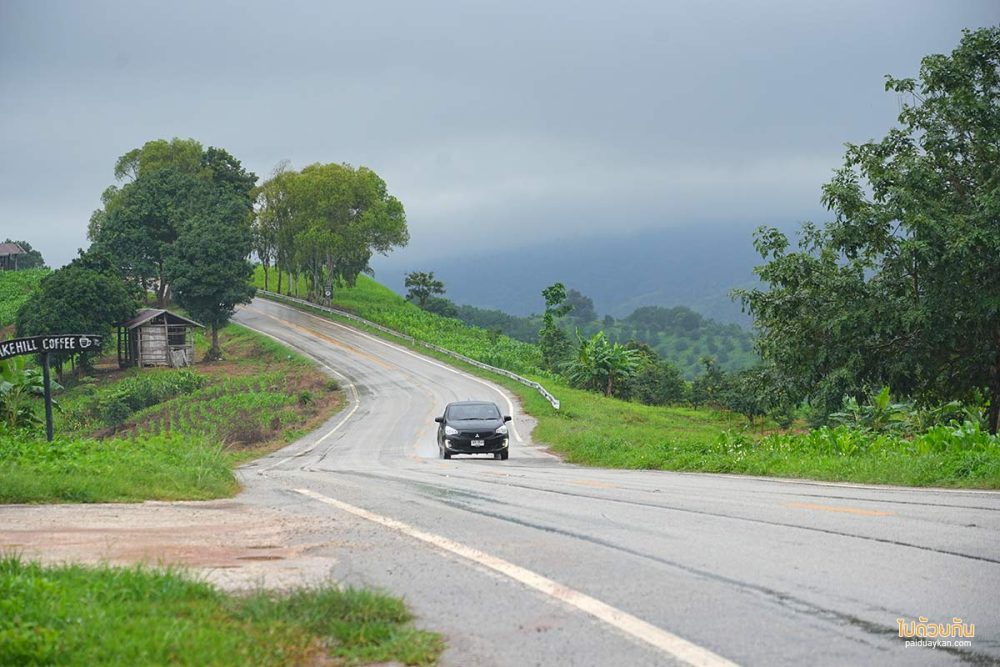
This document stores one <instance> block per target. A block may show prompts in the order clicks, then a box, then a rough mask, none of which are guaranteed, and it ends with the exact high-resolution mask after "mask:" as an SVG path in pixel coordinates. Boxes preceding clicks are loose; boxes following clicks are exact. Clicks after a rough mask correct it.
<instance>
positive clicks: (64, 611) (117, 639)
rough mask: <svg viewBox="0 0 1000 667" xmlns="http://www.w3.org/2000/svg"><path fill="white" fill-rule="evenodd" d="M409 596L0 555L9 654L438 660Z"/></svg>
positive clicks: (47, 660)
mask: <svg viewBox="0 0 1000 667" xmlns="http://www.w3.org/2000/svg"><path fill="white" fill-rule="evenodd" d="M411 621H412V615H411V614H410V613H409V611H407V609H406V607H405V605H404V604H403V603H402V601H400V600H398V599H396V598H392V597H389V596H387V595H383V594H381V593H376V592H370V591H364V590H355V589H345V590H341V589H338V588H334V587H320V588H314V589H301V590H297V591H293V592H291V593H287V594H278V593H271V592H267V591H258V592H256V593H253V594H250V595H245V596H233V595H226V594H225V593H223V592H221V591H219V590H218V589H216V588H215V587H213V586H211V585H209V584H206V583H202V582H199V581H197V580H195V579H193V578H191V577H189V576H187V575H185V574H184V573H183V572H181V571H178V570H154V569H150V568H146V567H141V566H138V567H130V568H113V567H96V568H92V567H83V566H79V565H63V566H57V567H42V566H41V565H39V564H38V563H31V562H22V561H21V559H19V558H17V557H12V556H6V557H0V664H3V665H43V664H44V665H49V664H51V665H81V666H84V665H86V666H88V667H89V666H91V665H153V664H155V665H167V664H170V665H260V666H269V665H327V664H335V665H341V664H342V665H358V664H369V663H373V662H386V661H398V662H401V663H404V664H407V665H431V664H434V662H435V661H436V659H437V656H438V655H439V654H440V652H441V649H442V642H441V639H440V637H438V636H437V635H435V634H432V633H429V632H424V631H421V630H417V629H415V628H413V627H412V625H411V624H410V623H411Z"/></svg>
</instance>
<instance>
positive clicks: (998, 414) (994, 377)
mask: <svg viewBox="0 0 1000 667" xmlns="http://www.w3.org/2000/svg"><path fill="white" fill-rule="evenodd" d="M993 346H994V348H995V349H996V353H995V355H994V357H993V367H992V368H991V369H990V416H989V427H990V433H991V434H992V435H996V434H997V426H998V425H1000V424H998V422H1000V327H997V329H996V331H994V332H993Z"/></svg>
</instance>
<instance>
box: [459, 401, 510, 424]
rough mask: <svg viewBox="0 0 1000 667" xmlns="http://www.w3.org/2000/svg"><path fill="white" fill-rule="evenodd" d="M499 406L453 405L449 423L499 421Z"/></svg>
mask: <svg viewBox="0 0 1000 667" xmlns="http://www.w3.org/2000/svg"><path fill="white" fill-rule="evenodd" d="M499 418H500V411H499V410H497V406H495V405H490V404H489V403H483V404H481V405H453V406H451V407H450V408H448V420H449V421H471V420H473V419H499Z"/></svg>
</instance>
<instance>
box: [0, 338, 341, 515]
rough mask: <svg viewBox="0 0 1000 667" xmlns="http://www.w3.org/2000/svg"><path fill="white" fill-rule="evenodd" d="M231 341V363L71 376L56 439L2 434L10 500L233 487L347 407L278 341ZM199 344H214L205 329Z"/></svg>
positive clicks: (4, 490)
mask: <svg viewBox="0 0 1000 667" xmlns="http://www.w3.org/2000/svg"><path fill="white" fill-rule="evenodd" d="M220 340H221V342H222V348H223V354H224V361H222V362H216V363H211V364H197V365H196V366H195V367H194V368H193V369H168V368H145V369H137V368H132V369H128V370H126V371H119V370H118V369H117V368H105V369H103V370H102V371H100V372H98V373H96V374H95V375H94V376H93V377H91V378H87V379H84V380H80V381H76V380H69V381H67V385H68V388H67V389H66V391H64V392H60V393H59V394H58V395H57V397H58V400H59V403H60V406H61V410H60V411H59V412H57V413H56V420H55V431H56V434H57V438H56V440H55V441H54V442H52V443H48V442H46V441H45V438H44V434H43V433H42V432H41V431H40V430H38V429H36V430H35V431H33V432H25V431H19V432H15V433H6V434H0V502H7V503H14V502H22V503H24V502H27V503H37V502H134V501H141V500H148V499H156V500H182V499H187V500H203V499H209V498H221V497H227V496H231V495H233V494H234V493H236V492H237V491H238V490H239V486H238V484H237V482H236V479H235V477H234V475H233V472H232V468H233V467H235V466H236V465H240V464H242V463H245V462H246V461H248V460H250V459H252V458H255V457H257V456H260V455H261V454H263V453H266V452H269V451H272V450H273V449H275V448H276V447H278V446H281V445H284V444H286V443H288V442H289V441H290V440H291V439H292V438H293V437H294V436H295V435H301V434H302V433H304V432H307V431H308V430H310V429H312V428H315V427H316V426H318V425H319V424H320V423H322V422H323V421H325V420H326V419H328V418H329V417H330V416H332V414H333V413H334V412H335V411H336V410H337V409H339V408H340V406H341V405H342V403H343V401H342V395H341V393H340V392H339V390H338V387H337V385H336V383H335V382H333V381H332V380H330V379H329V378H328V377H327V376H326V375H324V374H322V373H320V372H319V370H318V369H316V367H315V365H314V364H313V363H312V362H310V361H309V360H307V359H305V358H304V357H302V356H300V355H298V354H296V353H293V352H291V351H290V350H288V349H287V348H285V347H283V346H281V345H279V344H277V343H275V342H274V341H272V340H270V339H268V338H266V337H264V336H261V335H259V334H256V333H253V332H251V331H249V330H247V329H244V328H242V327H237V326H230V327H226V328H225V329H224V330H223V331H222V332H221V335H220ZM197 347H199V348H204V347H205V343H204V341H203V340H201V339H200V338H199V340H198V342H197ZM197 356H198V357H200V356H201V354H200V353H199V354H198V355H197ZM37 409H38V410H41V405H40V401H39V405H38V406H37Z"/></svg>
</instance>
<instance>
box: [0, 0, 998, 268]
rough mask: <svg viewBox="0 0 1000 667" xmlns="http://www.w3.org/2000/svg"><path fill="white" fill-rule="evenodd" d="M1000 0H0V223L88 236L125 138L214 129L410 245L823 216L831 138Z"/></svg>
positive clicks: (50, 238) (421, 247)
mask: <svg viewBox="0 0 1000 667" xmlns="http://www.w3.org/2000/svg"><path fill="white" fill-rule="evenodd" d="M998 22H1000V3H997V2H996V0H983V1H974V0H941V1H937V2H922V1H919V0H904V1H890V0H870V1H867V2H856V1H850V0H847V1H845V0H836V1H830V2H822V3H820V2H808V1H806V0H788V1H785V2H760V1H755V2H743V1H737V0H734V1H732V2H706V1H698V2H696V1H695V0H690V1H689V2H666V1H662V0H661V1H654V2H625V3H612V2H584V1H576V2H540V1H534V2H515V1H512V0H503V1H500V2H454V3H432V2H399V3H388V2H357V1H355V2H351V3H346V2H344V3H337V2H319V1H317V2H282V3H277V2H273V3H264V2H248V1H245V0H241V1H238V2H236V1H233V2H219V1H213V2H202V1H197V2H178V1H169V2H166V1H163V0H159V1H157V2H141V1H136V0H129V1H126V2H102V1H95V0H87V1H83V0H80V1H78V2H55V1H46V0H0V241H2V240H3V237H6V236H11V237H14V238H16V239H26V240H28V241H29V242H30V243H32V244H33V245H34V246H35V247H37V248H38V249H40V250H41V251H42V253H43V255H44V256H45V258H46V259H47V260H48V262H49V263H50V265H53V266H59V265H61V264H63V263H65V262H67V261H68V260H69V259H71V258H72V257H73V256H74V255H75V252H76V249H77V248H78V247H82V246H86V245H87V241H86V238H85V235H86V225H87V221H88V219H89V216H90V213H91V212H92V211H93V210H94V209H95V208H97V207H98V205H99V204H100V194H101V192H102V190H103V189H104V188H105V187H107V186H108V185H110V184H111V183H113V182H114V176H113V165H114V162H115V160H116V158H117V157H118V156H119V155H121V154H123V153H125V152H126V151H128V150H130V149H132V148H134V147H137V146H140V145H142V144H143V143H144V142H146V141H148V140H151V139H156V138H171V137H175V136H176V137H184V138H187V137H192V138H195V139H197V140H199V141H201V142H202V143H203V144H205V145H206V146H208V145H215V146H221V147H223V148H225V149H227V150H228V151H230V152H231V153H232V154H233V155H235V156H236V157H237V158H238V159H240V160H242V161H243V163H244V165H245V166H247V167H248V168H249V169H251V170H253V171H254V172H256V173H257V174H258V175H260V176H265V175H267V174H268V173H269V172H270V171H271V169H272V168H273V167H274V165H275V164H276V163H277V162H278V161H280V160H283V159H288V160H290V161H291V162H292V165H293V167H295V168H301V167H303V166H305V165H307V164H310V163H312V162H317V161H319V162H349V163H351V164H354V165H366V166H368V167H371V168H372V169H374V170H375V171H376V172H378V173H379V174H380V175H381V176H382V177H383V178H384V179H385V180H386V182H387V183H388V185H389V189H390V191H391V192H392V193H393V194H395V195H396V196H397V197H399V198H400V200H401V201H402V202H403V204H404V205H405V207H406V210H407V217H408V220H409V225H410V233H411V236H412V241H411V247H410V248H408V249H407V250H406V251H405V253H404V254H402V255H401V256H402V257H403V258H405V260H406V261H408V262H411V263H412V262H413V261H420V260H423V259H428V258H433V257H435V256H440V255H441V254H447V253H449V252H453V251H454V247H455V243H454V242H453V241H452V239H455V238H461V239H464V241H463V243H473V244H477V245H479V246H480V247H482V246H485V245H488V244H489V243H494V242H496V240H497V239H504V240H505V241H504V242H505V244H506V245H507V246H508V247H509V246H510V245H516V244H521V243H532V242H537V241H549V240H552V239H558V238H564V237H567V236H574V237H579V236H581V235H590V236H595V237H597V236H600V235H602V234H609V233H620V232H622V231H641V230H649V229H670V228H672V227H677V226H683V225H691V224H718V225H721V224H733V223H736V224H745V225H746V226H747V228H748V229H749V228H751V227H753V226H756V225H757V224H761V223H764V222H774V223H778V224H783V223H788V222H790V221H797V220H804V219H815V218H817V217H822V211H821V209H820V207H819V186H820V185H821V184H822V183H823V182H825V181H826V180H828V178H829V176H830V174H831V170H832V169H833V168H835V167H836V166H837V165H838V164H839V162H840V160H841V157H842V154H843V143H844V142H846V141H855V142H857V141H863V140H865V139H869V138H875V137H880V136H882V135H883V134H884V133H885V130H886V129H887V128H888V127H889V126H890V125H891V124H892V123H893V121H894V119H895V115H896V113H897V112H898V104H899V101H898V100H897V99H896V97H895V95H893V94H889V93H885V92H884V90H883V85H884V75H885V74H888V73H892V74H895V75H900V76H912V75H915V74H916V73H917V69H918V66H919V61H920V58H921V57H922V56H924V55H927V54H929V53H942V52H944V53H946V52H950V51H951V50H952V49H953V48H954V47H955V45H956V44H957V43H958V41H959V39H960V37H961V29H962V28H965V27H968V28H976V27H981V26H985V25H991V24H995V23H998Z"/></svg>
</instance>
